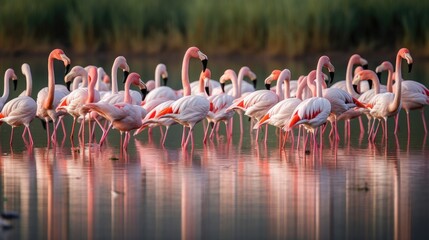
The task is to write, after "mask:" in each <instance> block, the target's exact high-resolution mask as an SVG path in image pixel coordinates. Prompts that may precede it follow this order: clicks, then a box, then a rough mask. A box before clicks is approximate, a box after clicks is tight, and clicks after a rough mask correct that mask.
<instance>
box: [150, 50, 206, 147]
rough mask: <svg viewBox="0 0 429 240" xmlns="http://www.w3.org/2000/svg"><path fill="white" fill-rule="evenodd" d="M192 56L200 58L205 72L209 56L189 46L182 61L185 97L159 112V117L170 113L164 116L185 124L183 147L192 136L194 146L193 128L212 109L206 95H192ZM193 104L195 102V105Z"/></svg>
mask: <svg viewBox="0 0 429 240" xmlns="http://www.w3.org/2000/svg"><path fill="white" fill-rule="evenodd" d="M191 58H198V59H200V60H201V62H202V65H203V72H205V70H206V68H207V62H208V58H207V56H206V55H205V54H204V53H202V52H201V51H200V50H199V49H198V48H197V47H190V48H188V49H187V50H186V52H185V55H184V57H183V61H182V86H183V97H181V98H179V99H178V100H176V101H175V102H174V103H173V104H172V105H171V106H168V107H166V108H164V109H163V110H161V111H160V113H159V114H158V117H164V115H167V114H168V115H167V116H165V117H164V118H172V119H174V120H175V121H176V122H178V123H180V124H181V125H182V126H183V133H182V144H181V145H182V147H186V146H187V145H188V142H189V139H190V138H192V147H193V136H192V135H193V134H192V131H193V128H194V126H195V124H196V123H197V122H199V121H201V120H202V119H204V118H205V117H206V115H207V113H208V111H209V109H210V103H209V101H208V100H207V98H206V97H205V96H204V97H203V96H198V95H192V96H193V97H196V98H195V99H193V98H192V97H191V85H190V83H189V60H190V59H191ZM203 99H204V100H203ZM207 103H208V108H206V105H207ZM189 104H191V105H189ZM192 104H195V106H194V105H192ZM173 107H174V108H173ZM206 111H207V112H206ZM189 112H191V113H189ZM200 118H201V119H200ZM186 127H189V128H190V131H189V133H188V137H187V138H186V142H185V132H186Z"/></svg>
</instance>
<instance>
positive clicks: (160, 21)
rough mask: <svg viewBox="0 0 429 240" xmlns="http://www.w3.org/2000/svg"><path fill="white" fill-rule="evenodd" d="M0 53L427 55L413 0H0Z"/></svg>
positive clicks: (423, 18)
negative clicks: (403, 51)
mask: <svg viewBox="0 0 429 240" xmlns="http://www.w3.org/2000/svg"><path fill="white" fill-rule="evenodd" d="M0 6H2V7H1V8H0V51H1V52H3V53H19V52H45V51H48V50H50V49H51V48H52V47H63V48H67V49H70V50H73V51H75V52H77V53H87V52H90V53H96V52H99V51H111V52H117V53H121V52H135V53H149V54H156V53H160V52H162V51H172V50H182V49H184V48H186V47H187V46H189V45H198V46H201V48H203V49H204V50H205V51H210V52H216V53H219V54H230V53H255V52H257V53H264V54H267V55H286V56H291V57H293V56H299V55H305V54H308V53H311V52H321V51H337V50H338V51H344V50H350V49H356V50H358V51H371V50H380V49H392V48H393V49H397V48H398V47H401V46H407V47H409V48H413V49H419V51H418V52H419V53H421V54H429V2H427V1H419V0H406V1H388V0H380V1H373V0H348V1H344V0H326V1H318V0H288V1H284V0H270V1H266V0H254V1H245V0H217V1H204V0H181V1H176V0H164V1H158V0H145V1H141V0H121V1H116V0H113V1H112V0H86V1H84V2H82V1H77V0H70V1H65V2H63V1H56V0H44V1H32V0H14V1H5V0H2V1H0Z"/></svg>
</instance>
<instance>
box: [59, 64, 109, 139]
mask: <svg viewBox="0 0 429 240" xmlns="http://www.w3.org/2000/svg"><path fill="white" fill-rule="evenodd" d="M97 75H98V71H97V68H96V67H90V68H89V78H90V79H91V80H90V81H89V84H88V87H87V88H83V87H82V88H78V89H76V90H74V91H72V92H71V93H70V94H69V95H67V96H66V97H64V98H63V99H62V100H61V103H60V104H59V105H58V107H57V109H56V110H57V111H66V112H67V113H68V114H70V115H71V116H72V117H73V124H72V130H71V133H70V140H71V141H73V137H74V130H75V126H76V122H77V120H78V118H79V119H81V120H82V124H81V127H80V130H79V135H80V136H81V137H82V139H84V137H85V136H83V135H81V133H82V130H83V129H84V121H85V115H86V114H85V113H84V112H82V107H83V105H84V104H86V103H92V102H98V101H99V100H100V94H99V92H98V91H97V90H95V85H96V83H97ZM77 76H81V77H82V78H83V82H84V83H86V82H88V72H87V71H86V70H85V69H84V68H83V67H81V66H75V67H73V68H72V69H71V71H70V72H69V73H68V74H67V75H66V77H65V81H66V82H70V81H71V80H73V79H74V78H75V77H77ZM103 130H104V129H103ZM90 142H91V141H90Z"/></svg>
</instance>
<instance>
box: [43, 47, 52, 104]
mask: <svg viewBox="0 0 429 240" xmlns="http://www.w3.org/2000/svg"><path fill="white" fill-rule="evenodd" d="M54 93H55V74H54V58H53V57H52V56H51V54H49V57H48V96H47V98H46V99H45V102H44V103H43V107H44V108H45V109H52V103H53V102H54Z"/></svg>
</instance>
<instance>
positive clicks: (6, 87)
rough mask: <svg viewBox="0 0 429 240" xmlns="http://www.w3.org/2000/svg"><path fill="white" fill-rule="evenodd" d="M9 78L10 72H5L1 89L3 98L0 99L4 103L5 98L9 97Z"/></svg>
mask: <svg viewBox="0 0 429 240" xmlns="http://www.w3.org/2000/svg"><path fill="white" fill-rule="evenodd" d="M9 78H10V72H9V71H6V72H5V74H4V89H3V96H2V97H1V99H2V100H3V101H4V102H6V100H7V98H8V97H9Z"/></svg>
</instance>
